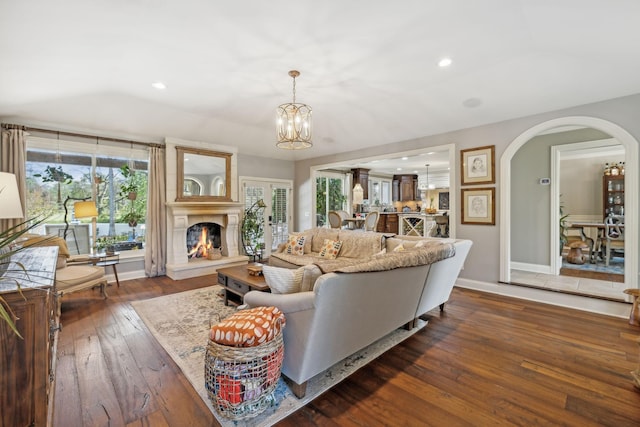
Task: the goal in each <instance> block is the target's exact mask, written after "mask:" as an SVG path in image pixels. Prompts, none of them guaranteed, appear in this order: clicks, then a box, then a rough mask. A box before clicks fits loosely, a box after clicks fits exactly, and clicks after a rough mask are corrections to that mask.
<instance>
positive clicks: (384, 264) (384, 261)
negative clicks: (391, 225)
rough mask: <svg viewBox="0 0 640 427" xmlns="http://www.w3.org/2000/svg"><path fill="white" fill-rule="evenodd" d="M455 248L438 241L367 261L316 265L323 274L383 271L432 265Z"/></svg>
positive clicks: (332, 261)
mask: <svg viewBox="0 0 640 427" xmlns="http://www.w3.org/2000/svg"><path fill="white" fill-rule="evenodd" d="M455 253H456V248H455V246H454V245H453V243H444V242H439V241H437V240H436V241H434V242H427V244H426V245H424V246H422V247H418V248H415V247H414V248H411V249H407V250H405V251H402V252H389V250H387V253H386V254H383V255H378V256H375V257H372V258H371V259H369V260H361V259H353V258H342V257H340V258H338V259H335V260H326V261H323V262H321V263H318V267H320V270H322V272H323V273H331V272H336V273H358V272H363V271H384V270H393V269H396V268H402V267H413V266H417V265H427V264H433V263H434V262H437V261H440V260H443V259H446V258H449V257H452V256H454V255H455Z"/></svg>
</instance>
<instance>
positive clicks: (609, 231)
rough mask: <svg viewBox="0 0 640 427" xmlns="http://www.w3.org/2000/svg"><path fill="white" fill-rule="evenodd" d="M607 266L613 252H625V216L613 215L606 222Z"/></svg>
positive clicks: (605, 257) (605, 255)
mask: <svg viewBox="0 0 640 427" xmlns="http://www.w3.org/2000/svg"><path fill="white" fill-rule="evenodd" d="M603 240H604V241H603V243H604V245H606V246H605V252H604V260H605V265H607V266H608V265H609V261H610V260H611V252H612V251H624V216H621V215H612V216H608V217H606V218H605V220H604V237H603Z"/></svg>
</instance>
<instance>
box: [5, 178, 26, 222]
mask: <svg viewBox="0 0 640 427" xmlns="http://www.w3.org/2000/svg"><path fill="white" fill-rule="evenodd" d="M0 218H24V214H23V212H22V202H21V201H20V192H19V191H18V181H17V179H16V176H15V175H14V174H12V173H7V172H0Z"/></svg>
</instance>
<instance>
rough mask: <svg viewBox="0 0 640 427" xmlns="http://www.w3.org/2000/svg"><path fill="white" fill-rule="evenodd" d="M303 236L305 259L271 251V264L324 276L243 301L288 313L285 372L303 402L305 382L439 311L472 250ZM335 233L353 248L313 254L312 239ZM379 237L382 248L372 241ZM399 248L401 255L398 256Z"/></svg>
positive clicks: (466, 243) (426, 242)
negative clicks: (330, 255)
mask: <svg viewBox="0 0 640 427" xmlns="http://www.w3.org/2000/svg"><path fill="white" fill-rule="evenodd" d="M306 233H308V234H309V235H310V236H311V242H307V243H308V244H309V246H308V247H305V254H304V255H302V256H300V255H298V256H291V255H288V254H283V253H277V254H272V256H271V258H270V259H269V264H270V265H280V266H284V267H290V268H295V267H298V266H301V265H307V264H315V265H317V266H318V267H319V268H320V270H321V273H320V275H319V277H318V279H317V280H316V281H315V284H314V286H313V290H312V291H308V292H298V293H292V294H270V293H265V292H256V291H253V292H249V293H247V294H246V295H245V297H244V301H245V303H246V304H248V305H249V306H251V307H256V306H263V305H266V306H276V307H278V308H279V309H281V310H282V311H283V312H284V313H285V315H286V317H287V326H286V328H285V329H284V345H285V352H284V353H285V356H284V362H283V365H282V373H283V374H284V375H285V376H286V377H287V378H288V379H289V380H290V385H291V386H292V390H293V392H294V393H295V394H296V395H297V396H298V397H302V396H304V394H305V390H306V382H307V380H309V379H310V378H312V377H313V376H315V375H316V374H318V373H320V372H322V371H324V370H326V369H327V368H329V367H330V366H332V365H333V364H335V363H337V362H339V361H340V360H342V359H343V358H345V357H347V356H349V355H351V354H353V353H355V352H357V351H359V350H361V349H362V348H364V347H366V346H368V345H369V344H372V343H373V342H375V341H377V340H378V339H380V338H382V337H384V336H385V335H387V334H389V333H390V332H392V331H393V330H395V329H397V328H399V327H402V326H405V327H412V326H413V325H414V324H415V319H416V318H417V317H418V316H420V315H422V314H424V313H426V312H428V311H430V310H432V309H433V308H435V307H438V306H441V308H442V305H443V304H444V303H445V302H446V301H447V300H448V299H449V295H450V293H451V290H452V289H453V286H454V284H455V281H456V278H457V277H458V273H459V272H460V269H461V268H462V265H463V263H464V260H465V258H466V256H467V254H468V253H469V250H470V248H471V245H472V242H471V241H470V240H453V239H436V238H428V237H427V238H423V237H410V236H395V237H394V236H390V235H383V234H380V233H367V232H358V231H345V230H333V231H331V230H328V229H314V230H310V231H308V232H306ZM331 233H337V236H336V237H337V238H338V239H343V240H344V241H345V243H346V242H348V243H349V244H354V245H355V246H353V247H349V246H347V248H346V249H347V250H346V251H345V255H344V256H342V249H341V252H340V255H339V256H338V258H336V259H335V260H324V259H319V256H318V254H317V253H316V252H314V251H313V249H317V248H318V245H317V243H318V242H315V243H314V240H315V239H323V240H324V239H325V238H327V236H330V235H332V234H331ZM353 233H355V236H354V235H353ZM358 240H361V241H360V242H358ZM375 240H378V241H379V245H378V246H377V247H375V245H373V244H372V242H373V241H375ZM420 242H422V243H420ZM399 245H402V246H403V249H404V250H402V251H394V249H396V248H398V246H399ZM416 245H418V246H420V245H422V247H418V248H416V247H415V246H416ZM305 246H306V245H305ZM344 248H345V246H343V249H344ZM383 248H384V249H385V251H382V249H383ZM307 249H308V252H307ZM382 252H386V253H382ZM360 254H362V255H363V256H359V255H360ZM341 258H342V259H341Z"/></svg>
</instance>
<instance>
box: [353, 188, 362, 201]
mask: <svg viewBox="0 0 640 427" xmlns="http://www.w3.org/2000/svg"><path fill="white" fill-rule="evenodd" d="M363 200H364V189H363V188H362V186H361V185H360V184H356V185H354V186H353V204H354V205H361V204H362V202H363Z"/></svg>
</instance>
